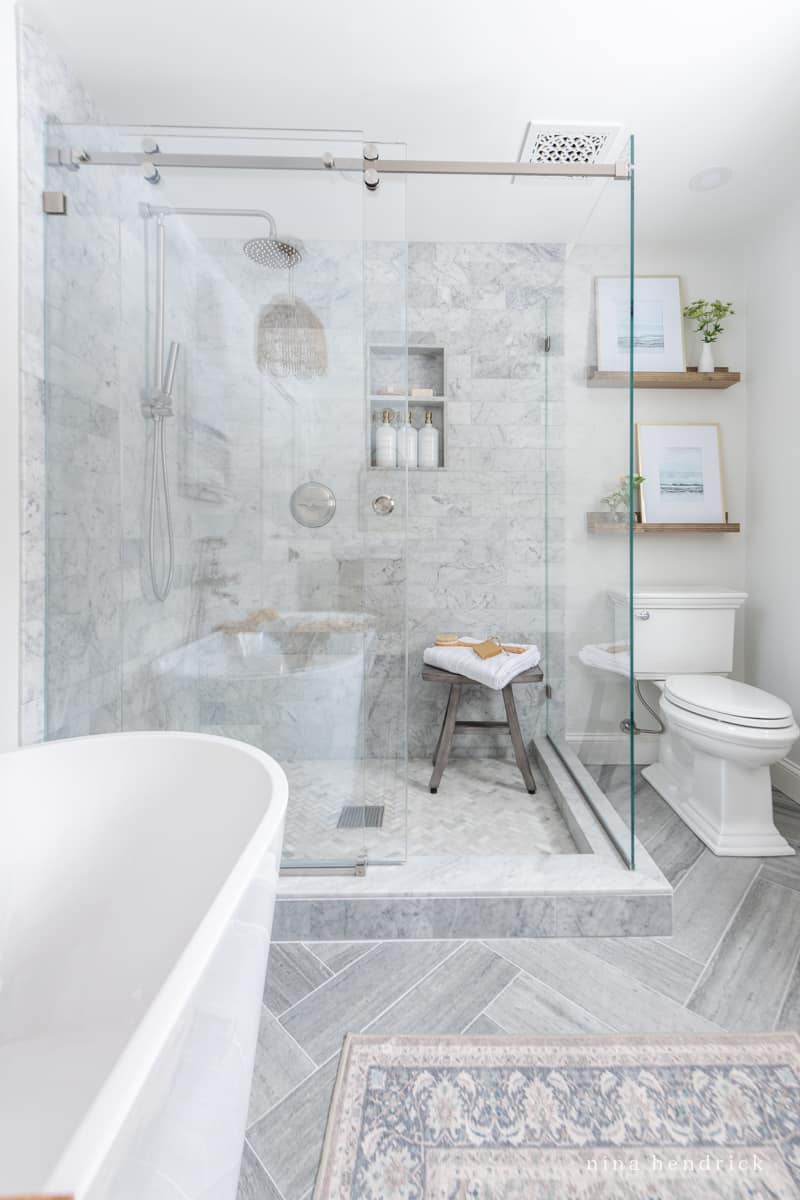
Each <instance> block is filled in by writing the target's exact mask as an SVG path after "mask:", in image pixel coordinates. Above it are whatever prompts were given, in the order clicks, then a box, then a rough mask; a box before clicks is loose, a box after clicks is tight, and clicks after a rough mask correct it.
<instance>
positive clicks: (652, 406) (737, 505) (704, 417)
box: [565, 244, 748, 762]
mask: <svg viewBox="0 0 800 1200" xmlns="http://www.w3.org/2000/svg"><path fill="white" fill-rule="evenodd" d="M584 259H585V261H584V262H583V263H582V264H581V265H580V266H579V269H580V270H582V271H583V272H584V274H586V272H587V271H588V273H589V275H591V276H594V275H597V274H612V275H613V274H620V273H622V272H623V271H624V270H626V269H627V265H626V263H627V258H626V255H625V254H624V253H622V252H617V253H616V255H615V253H614V251H613V249H612V250H611V251H610V253H609V255H608V257H607V258H606V260H604V259H603V258H602V257H600V256H599V254H598V252H597V251H595V250H594V249H593V248H592V247H588V248H586V249H585V252H584ZM636 274H637V275H679V276H680V279H681V294H682V299H683V302H684V303H687V302H688V301H690V300H693V299H696V298H698V297H705V298H707V299H714V298H720V299H723V300H730V301H732V302H733V304H734V307H735V308H736V310H737V311H736V315H735V316H733V317H731V318H730V319H729V321H728V322H727V323H726V332H725V334H724V335H723V336H722V338H721V339H720V340H719V342H718V343H717V346H716V347H715V353H716V360H717V363H718V365H720V366H728V367H730V368H731V369H732V370H738V371H741V372H742V375H743V380H742V382H741V383H739V384H737V385H735V386H734V387H732V388H729V389H727V390H725V391H695V390H687V389H675V390H664V391H661V390H655V389H654V390H652V391H649V390H639V391H637V392H636V397H635V419H636V420H637V421H665V422H668V421H686V422H692V421H718V422H719V424H720V427H721V435H722V452H723V469H724V473H725V493H726V494H725V499H726V505H727V508H728V511H729V514H730V518H731V520H732V521H741V522H742V529H743V530H746V528H747V526H746V523H745V522H746V512H745V506H746V475H747V397H748V376H747V369H746V362H745V357H746V355H745V350H746V337H745V332H746V320H745V316H744V307H745V295H746V281H745V270H744V256H743V255H742V254H741V253H740V252H738V251H736V250H735V249H733V250H724V251H723V250H721V249H719V248H711V249H709V248H704V247H702V246H700V247H698V246H697V245H669V246H665V245H641V244H639V245H638V246H637V258H636ZM569 280H570V276H569V274H568V285H567V307H568V314H567V315H568V322H569V327H568V328H571V329H572V330H573V340H579V338H580V330H581V329H584V330H585V335H584V336H585V340H586V350H585V354H584V355H582V356H581V355H579V358H581V361H580V363H579V365H578V368H577V371H579V372H582V371H583V370H584V369H585V368H584V361H585V362H590V361H591V362H593V361H594V324H593V314H592V307H593V305H592V291H593V289H592V286H591V283H592V281H591V279H587V280H586V281H585V282H584V286H583V287H582V288H578V287H575V286H574V285H573V286H570V282H569ZM699 348H700V347H699V341H698V340H697V339H696V337H695V336H694V335H693V334H692V333H691V332H690V329H689V325H688V322H687V329H686V361H687V365H688V366H694V365H696V363H697V357H698V354H699ZM573 366H574V364H573ZM566 419H567V423H568V429H569V432H568V436H567V447H568V449H567V457H566V463H565V470H566V475H567V487H566V491H567V496H566V503H567V552H566V565H567V573H566V578H565V583H566V587H567V597H566V612H567V631H568V634H567V655H568V670H567V730H568V738H569V740H570V741H572V742H573V743H574V744H576V745H579V746H581V747H582V755H583V757H585V758H586V759H587V760H590V761H591V759H592V758H593V757H594V758H595V759H596V761H610V760H611V758H612V757H613V755H614V753H615V745H616V744H617V743H618V745H616V749H617V751H618V753H620V754H621V755H622V756H623V759H624V757H625V756H626V755H627V745H626V741H627V739H625V738H624V737H623V736H622V735H620V731H619V722H620V720H621V719H622V717H624V716H625V713H626V709H627V688H626V686H625V684H624V681H622V682H621V683H620V685H619V686H615V681H614V679H613V678H609V679H606V678H605V677H604V676H601V675H599V674H598V673H597V672H592V671H590V670H588V669H586V668H585V667H583V666H582V665H581V664H580V663H578V662H577V661H576V655H577V651H578V649H579V647H580V646H581V645H582V644H583V641H586V640H595V641H604V640H605V641H610V640H612V639H613V637H614V632H613V629H612V626H611V623H610V622H611V614H610V609H609V607H608V604H607V600H606V592H607V589H608V587H609V586H612V587H613V586H622V587H624V586H625V581H626V568H627V562H626V555H625V546H624V539H623V538H619V539H617V538H609V537H599V536H597V535H592V534H589V533H587V531H586V516H585V514H586V511H587V510H597V511H602V509H603V506H602V504H601V503H600V498H601V497H602V496H603V495H604V494H605V493H607V492H608V491H609V490H610V489H611V487H612V486H613V485H614V484H615V481H616V479H617V478H618V476H619V475H620V474H622V473H623V472H624V471H625V470H626V469H627V457H626V456H627V445H626V436H627V411H626V395H625V393H624V392H623V391H621V390H605V389H596V388H587V387H586V386H585V382H584V379H583V378H582V377H581V378H578V377H577V374H576V370H573V371H572V373H571V375H570V376H569V377H568V380H567V418H566ZM634 570H635V581H636V584H637V586H648V585H655V584H671V585H678V584H681V583H687V584H705V583H707V584H715V585H720V586H723V587H731V588H742V589H744V590H747V587H746V583H747V563H746V536H745V533H742V534H691V533H686V534H664V535H663V536H654V537H638V538H637V539H636V541H635V567H634ZM598 621H599V622H600V624H598ZM603 622H605V625H603V624H602V623H603ZM746 626H747V606H746V607H745V610H744V611H743V612H741V613H740V614H739V619H738V620H737V629H736V653H735V667H734V675H735V676H736V677H737V678H739V679H743V678H744V672H745V656H744V644H745V629H746ZM594 628H598V629H603V628H605V630H606V634H605V637H599V636H594V637H593V638H589V637H588V636H587V634H588V632H589V631H590V630H593V629H594ZM581 639H583V641H582V640H581ZM647 686H648V685H645V687H647ZM650 699H651V700H652V701H653V702H655V701H656V700H657V693H656V692H655V691H654V690H653V691H652V692H651V695H650ZM636 719H637V723H638V724H640V725H642V726H644V727H647V726H651V725H652V719H651V718H650V717H649V715H648V714H647V712H646V711H644V710H643V709H640V710H639V711H638V712H637V717H636ZM587 735H588V736H587ZM593 743H594V749H593V748H592V747H593ZM636 747H637V757H638V758H639V761H642V762H646V761H650V760H651V759H652V758H654V757H655V755H656V753H657V739H656V738H649V737H647V735H642V736H641V737H640V738H637V742H636Z"/></svg>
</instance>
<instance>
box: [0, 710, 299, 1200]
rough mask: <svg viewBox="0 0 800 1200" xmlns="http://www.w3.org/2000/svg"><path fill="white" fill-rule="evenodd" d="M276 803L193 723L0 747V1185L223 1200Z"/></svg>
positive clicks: (256, 755)
mask: <svg viewBox="0 0 800 1200" xmlns="http://www.w3.org/2000/svg"><path fill="white" fill-rule="evenodd" d="M286 800H287V785H286V777H285V775H284V774H283V771H282V770H281V769H280V767H279V766H278V765H277V764H276V763H275V762H274V761H273V760H272V759H271V758H269V757H268V756H267V755H266V754H264V753H263V752H262V751H260V750H256V749H254V748H253V747H251V746H247V745H244V744H243V743H241V742H232V741H228V740H227V739H224V738H214V737H206V736H203V735H200V734H191V733H188V734H187V733H123V734H111V735H108V736H102V737H91V738H78V739H75V740H73V741H64V742H50V743H47V744H45V745H42V746H36V747H32V748H29V749H25V750H18V751H12V752H10V753H8V754H2V755H0V1195H8V1194H14V1193H16V1194H21V1193H29V1194H30V1193H36V1194H42V1193H51V1194H52V1193H65V1194H68V1195H74V1196H75V1197H76V1200H112V1198H113V1200H167V1198H172V1197H175V1198H176V1200H177V1198H179V1197H180V1198H183V1200H195V1198H196V1197H200V1196H202V1197H203V1198H204V1200H233V1197H234V1196H235V1194H236V1181H237V1175H238V1171H239V1160H240V1157H241V1152H242V1144H243V1138H244V1129H245V1122H246V1113H247V1103H248V1092H249V1087H250V1076H251V1072H252V1065H253V1056H254V1051H255V1045H256V1037H257V1032H258V1022H259V1013H260V1009H261V992H262V988H263V982H264V972H265V969H266V962H267V951H268V947H269V936H270V929H271V924H272V914H273V905H274V900H275V890H276V884H277V875H278V866H279V862H280V853H281V841H282V837H283V824H284V818H285V812H286Z"/></svg>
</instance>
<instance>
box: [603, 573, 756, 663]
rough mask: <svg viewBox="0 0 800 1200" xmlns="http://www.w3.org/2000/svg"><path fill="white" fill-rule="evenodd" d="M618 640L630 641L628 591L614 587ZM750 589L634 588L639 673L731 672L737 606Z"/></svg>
mask: <svg viewBox="0 0 800 1200" xmlns="http://www.w3.org/2000/svg"><path fill="white" fill-rule="evenodd" d="M609 594H610V596H611V601H612V605H613V609H614V640H615V642H617V643H619V642H628V641H629V628H628V593H627V592H626V591H612V592H610V593H609ZM746 599H747V593H746V592H735V591H733V590H731V589H730V588H711V587H707V586H706V587H653V588H644V587H643V588H637V589H636V591H635V592H634V594H633V613H634V623H633V673H634V675H635V676H636V677H637V678H638V679H666V678H667V676H669V675H702V674H709V675H713V674H717V675H725V674H727V673H728V672H729V671H731V670H732V669H733V632H734V624H735V620H736V610H737V608H741V606H742V604H744V602H745V600H746Z"/></svg>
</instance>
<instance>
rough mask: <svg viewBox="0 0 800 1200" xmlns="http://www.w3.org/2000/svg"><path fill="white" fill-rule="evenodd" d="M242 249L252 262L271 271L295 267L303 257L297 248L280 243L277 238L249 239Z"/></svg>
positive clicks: (290, 244)
mask: <svg viewBox="0 0 800 1200" xmlns="http://www.w3.org/2000/svg"><path fill="white" fill-rule="evenodd" d="M242 249H243V250H244V252H245V254H246V255H247V257H248V258H252V260H253V262H257V263H258V265H259V266H261V267H271V268H272V269H273V270H280V269H283V270H285V269H286V268H287V267H296V266H297V264H298V263H299V262H300V261H301V259H302V257H303V256H302V254H301V253H300V251H299V250H298V248H297V246H294V245H292V243H291V242H282V241H281V240H280V239H279V238H277V237H268V238H250V239H249V241H247V242H245V244H244V246H243V247H242Z"/></svg>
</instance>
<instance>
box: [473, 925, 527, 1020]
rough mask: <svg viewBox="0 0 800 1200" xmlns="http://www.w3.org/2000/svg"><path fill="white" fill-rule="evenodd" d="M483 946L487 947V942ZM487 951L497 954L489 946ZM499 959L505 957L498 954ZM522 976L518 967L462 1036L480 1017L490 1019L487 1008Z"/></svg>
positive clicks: (492, 1018)
mask: <svg viewBox="0 0 800 1200" xmlns="http://www.w3.org/2000/svg"><path fill="white" fill-rule="evenodd" d="M483 944H484V945H486V943H485V942H484V943H483ZM486 949H487V950H489V953H490V954H495V953H496V951H494V950H490V948H489V947H488V946H486ZM497 957H498V958H502V957H503V956H502V954H498V955H497ZM505 961H506V962H508V959H506V960H505ZM521 974H522V967H517V970H516V974H514V975H512V977H511V978H510V979H509V981H508V983H504V984H503V986H502V987H501V988H500V991H499V992H498V993H497V995H496V996H493V997H492V999H491V1000H489V1001H488V1002H487V1003H486V1004H484V1006H483V1008H482V1009H481V1011H480V1012H479V1013H477V1014H476V1015H475V1016H474V1017H473V1018H472V1020H471V1021H468V1022H467V1024H466V1025H465V1026H464V1028H463V1029H462V1030H461V1032H462V1034H463V1033H466V1031H467V1029H468V1028H469V1026H470V1025H473V1024H474V1023H475V1021H477V1020H479V1018H480V1017H489V1014H488V1013H487V1011H486V1010H487V1008H490V1007H491V1005H492V1004H495V1003H496V1002H497V1001H498V1000H499V999H500V997H501V996H502V995H503V992H507V991H508V989H509V988H510V987H511V985H512V983H516V981H517V980H518V979H519V977H520V975H521ZM489 1020H490V1021H494V1017H489ZM494 1023H495V1025H500V1022H499V1021H495V1022H494ZM500 1028H501V1029H502V1025H500Z"/></svg>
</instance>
